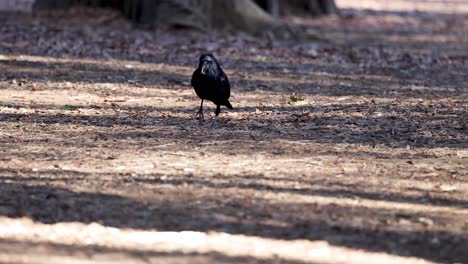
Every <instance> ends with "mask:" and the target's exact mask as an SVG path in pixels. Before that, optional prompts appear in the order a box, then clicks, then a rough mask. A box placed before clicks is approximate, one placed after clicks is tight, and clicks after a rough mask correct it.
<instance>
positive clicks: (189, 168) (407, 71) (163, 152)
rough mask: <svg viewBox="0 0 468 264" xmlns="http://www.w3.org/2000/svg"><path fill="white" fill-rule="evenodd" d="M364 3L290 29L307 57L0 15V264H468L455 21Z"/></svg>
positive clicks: (206, 38)
mask: <svg viewBox="0 0 468 264" xmlns="http://www.w3.org/2000/svg"><path fill="white" fill-rule="evenodd" d="M341 2H346V1H341ZM347 2H352V1H347ZM356 2H357V1H356ZM365 2H366V1H362V3H365ZM367 2H369V1H367ZM405 2H409V1H405ZM413 2H415V3H417V2H421V1H416V0H414V1H413ZM449 2H450V1H449ZM426 6H427V3H426ZM371 7H372V8H374V9H372V10H371V9H369V10H368V9H366V10H364V9H358V7H355V6H350V7H347V8H344V10H343V16H342V17H341V18H320V19H305V18H298V17H295V18H287V20H288V21H289V22H290V23H292V24H294V25H295V26H296V27H297V28H299V29H300V30H303V32H307V33H304V34H305V35H306V34H318V35H320V36H322V38H323V39H324V40H321V41H314V42H311V41H292V40H278V41H271V40H262V39H254V38H250V37H247V36H243V35H227V34H221V35H211V36H210V35H206V34H202V33H194V32H187V31H171V32H168V31H165V30H156V31H145V30H143V29H132V27H131V26H130V25H129V24H128V23H127V22H125V20H123V19H122V18H120V17H119V16H117V15H116V14H115V13H113V12H109V11H90V10H82V9H78V10H72V11H68V12H55V13H51V14H34V15H27V14H23V15H11V14H9V15H7V14H2V15H0V23H1V24H2V26H1V27H0V262H2V263H4V262H12V263H111V262H113V263H115V261H116V260H118V262H119V263H207V262H213V263H423V262H424V263H425V262H444V263H468V247H467V245H468V74H467V73H468V13H463V10H459V9H457V11H459V13H453V12H452V11H450V12H442V11H440V12H437V10H429V11H414V10H406V9H405V10H403V11H401V10H400V11H399V10H393V9H392V10H385V9H383V8H382V7H375V6H371ZM384 7H385V6H384ZM379 8H380V9H379ZM445 11H446V10H445ZM327 40H328V41H327ZM205 52H212V53H214V54H215V55H216V56H217V57H218V58H219V60H220V61H221V63H222V65H223V68H224V69H225V71H226V72H227V74H228V76H229V78H230V80H231V84H232V85H231V86H232V98H231V102H232V105H233V106H234V110H227V109H223V111H222V113H221V118H220V127H219V128H218V129H210V127H209V125H210V118H211V117H212V116H213V112H214V107H213V105H211V104H209V103H207V104H206V111H207V112H206V116H208V120H207V122H206V124H204V125H199V124H198V121H197V120H195V119H194V115H195V112H196V110H197V108H198V105H199V99H198V98H197V97H196V95H195V93H194V91H193V89H192V88H191V87H190V77H191V74H192V72H193V70H194V68H195V67H196V65H197V60H198V56H199V55H200V54H201V53H205ZM181 231H185V232H181Z"/></svg>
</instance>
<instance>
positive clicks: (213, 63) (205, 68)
mask: <svg viewBox="0 0 468 264" xmlns="http://www.w3.org/2000/svg"><path fill="white" fill-rule="evenodd" d="M198 68H199V69H200V72H201V74H206V75H216V74H218V72H219V69H220V67H219V63H218V61H217V60H216V58H215V57H214V56H213V54H202V55H201V56H200V60H199V64H198Z"/></svg>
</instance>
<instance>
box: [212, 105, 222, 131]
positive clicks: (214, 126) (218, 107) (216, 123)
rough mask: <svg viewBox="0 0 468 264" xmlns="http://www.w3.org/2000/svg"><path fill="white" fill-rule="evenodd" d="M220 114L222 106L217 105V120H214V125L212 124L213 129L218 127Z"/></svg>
mask: <svg viewBox="0 0 468 264" xmlns="http://www.w3.org/2000/svg"><path fill="white" fill-rule="evenodd" d="M220 112H221V105H216V111H215V118H214V119H213V123H211V128H217V127H218V116H219V113H220Z"/></svg>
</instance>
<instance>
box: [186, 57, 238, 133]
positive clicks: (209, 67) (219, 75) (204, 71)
mask: <svg viewBox="0 0 468 264" xmlns="http://www.w3.org/2000/svg"><path fill="white" fill-rule="evenodd" d="M192 86H193V88H194V89H195V92H196V93H197V95H198V97H200V99H201V104H200V109H199V110H198V112H197V115H196V118H198V119H199V120H200V124H201V123H202V122H203V121H204V120H205V118H204V116H203V100H209V101H211V102H213V103H214V104H215V105H216V111H215V115H216V116H215V118H214V120H213V123H212V124H211V127H212V128H215V127H216V126H217V123H218V115H219V113H220V112H221V106H222V105H224V106H226V107H227V108H229V109H232V105H231V103H230V102H229V97H230V96H231V86H230V85H229V80H228V77H227V76H226V74H225V73H224V72H223V69H221V66H220V65H219V63H218V61H217V60H216V58H215V57H214V56H213V55H212V54H202V55H201V56H200V59H199V64H198V68H197V69H196V70H195V71H194V72H193V75H192Z"/></svg>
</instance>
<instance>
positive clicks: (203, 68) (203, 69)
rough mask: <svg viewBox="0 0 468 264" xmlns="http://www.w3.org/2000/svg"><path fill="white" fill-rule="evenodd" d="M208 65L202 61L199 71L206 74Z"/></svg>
mask: <svg viewBox="0 0 468 264" xmlns="http://www.w3.org/2000/svg"><path fill="white" fill-rule="evenodd" d="M209 67H210V65H208V64H206V63H203V65H202V68H201V73H202V74H206V71H207V70H208V68H209Z"/></svg>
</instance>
